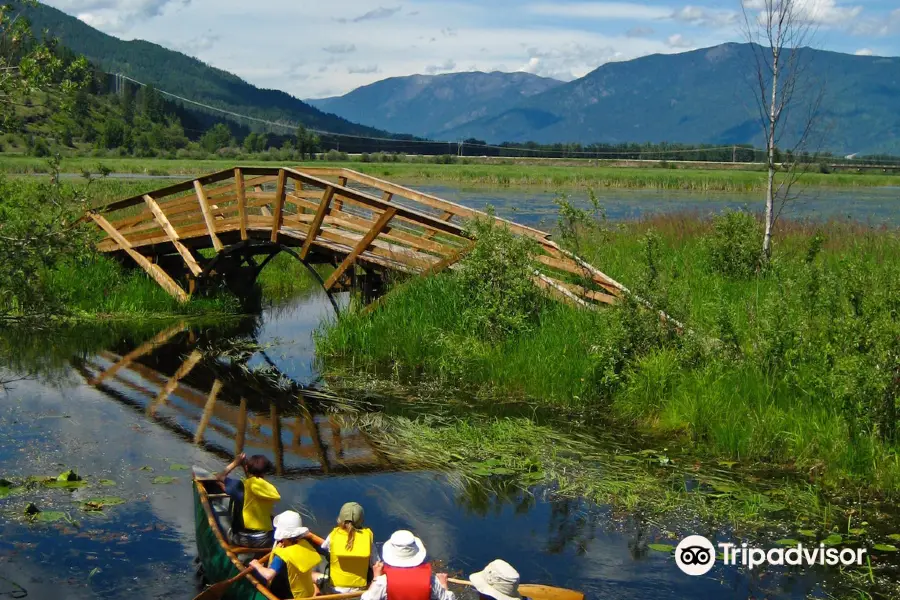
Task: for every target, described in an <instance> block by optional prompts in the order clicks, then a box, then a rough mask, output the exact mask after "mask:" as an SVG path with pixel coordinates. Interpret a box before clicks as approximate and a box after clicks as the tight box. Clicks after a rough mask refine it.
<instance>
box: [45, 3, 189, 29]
mask: <svg viewBox="0 0 900 600" xmlns="http://www.w3.org/2000/svg"><path fill="white" fill-rule="evenodd" d="M45 3H46V4H49V5H50V6H53V7H54V8H58V9H60V10H62V11H64V12H67V13H69V14H74V15H76V16H77V18H78V19H79V20H81V21H84V22H85V23H87V24H88V25H90V26H91V27H96V28H98V29H101V30H103V31H106V32H109V33H123V32H125V31H126V30H127V29H128V28H129V27H131V26H132V25H134V24H135V23H137V22H138V21H140V20H145V19H152V18H154V17H159V16H162V15H163V14H165V13H167V12H168V11H169V10H172V9H178V8H183V7H185V6H188V5H189V4H190V3H191V0H45Z"/></svg>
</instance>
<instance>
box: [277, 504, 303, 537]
mask: <svg viewBox="0 0 900 600" xmlns="http://www.w3.org/2000/svg"><path fill="white" fill-rule="evenodd" d="M272 524H273V525H275V541H276V542H277V541H280V540H289V539H291V538H295V537H300V536H301V535H306V534H307V533H309V527H304V526H303V521H302V520H301V519H300V515H299V514H298V513H296V512H294V511H292V510H286V511H284V512H283V513H281V514H280V515H275V518H274V519H272Z"/></svg>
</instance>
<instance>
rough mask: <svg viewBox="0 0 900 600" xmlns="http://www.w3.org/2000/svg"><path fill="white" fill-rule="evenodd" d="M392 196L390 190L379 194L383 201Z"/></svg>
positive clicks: (390, 198)
mask: <svg viewBox="0 0 900 600" xmlns="http://www.w3.org/2000/svg"><path fill="white" fill-rule="evenodd" d="M393 198H394V194H392V193H391V192H388V191H385V192H384V193H383V194H381V199H382V200H384V201H385V202H390V201H391V200H392V199H393Z"/></svg>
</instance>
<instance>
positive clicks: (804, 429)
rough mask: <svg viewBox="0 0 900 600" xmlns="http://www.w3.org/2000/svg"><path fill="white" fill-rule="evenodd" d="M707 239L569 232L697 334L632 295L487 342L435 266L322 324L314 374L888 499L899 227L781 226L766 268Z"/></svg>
mask: <svg viewBox="0 0 900 600" xmlns="http://www.w3.org/2000/svg"><path fill="white" fill-rule="evenodd" d="M713 232H714V229H713V224H712V223H711V222H709V221H706V220H700V219H697V218H696V217H694V216H685V215H675V216H672V215H669V216H664V217H655V218H652V219H648V220H644V221H640V222H635V223H630V224H626V225H621V226H618V227H614V228H611V229H608V230H606V231H604V233H603V235H602V237H596V238H592V237H587V239H583V240H582V241H581V248H580V251H581V252H582V253H583V255H584V256H585V258H587V259H588V260H589V261H590V262H592V263H593V264H595V265H598V266H599V267H600V268H601V269H603V270H604V271H605V272H607V273H609V274H611V275H614V276H615V277H616V278H617V279H618V280H620V281H623V282H625V283H627V284H629V285H631V286H632V287H633V288H635V289H637V290H638V291H639V292H641V293H642V294H643V295H644V296H646V297H649V298H651V299H652V300H653V302H654V303H655V304H656V305H657V306H658V307H660V308H662V309H665V310H666V311H667V312H668V313H669V314H670V315H672V316H674V317H676V318H678V319H680V320H682V321H684V322H686V323H688V324H689V325H690V327H691V329H692V330H693V331H695V332H696V334H695V335H683V336H678V335H673V334H672V332H671V331H669V330H667V329H666V328H665V327H662V326H661V325H660V324H659V323H658V321H656V320H655V318H654V317H653V316H652V315H651V314H649V312H648V311H642V310H640V309H638V308H636V307H635V306H632V305H631V303H625V304H623V305H621V306H619V307H616V308H612V309H607V310H601V311H596V312H588V311H580V310H575V309H573V308H570V307H568V306H565V305H561V304H550V305H547V306H546V307H544V308H542V309H541V310H540V312H539V315H538V321H537V323H536V325H534V326H533V327H530V328H528V329H527V330H525V331H522V332H520V333H515V334H510V335H507V336H504V337H501V338H499V339H493V340H492V339H487V338H485V337H483V336H479V335H476V334H475V333H474V332H473V331H472V330H471V328H469V327H467V326H466V322H465V320H464V319H463V318H462V316H461V315H463V314H465V311H466V306H467V303H468V302H470V299H469V297H467V295H466V294H465V293H464V288H463V287H462V286H461V284H460V282H459V278H458V277H457V276H455V275H452V274H445V275H443V276H438V277H432V278H428V279H418V280H414V281H411V282H409V283H407V284H403V285H401V286H399V287H397V288H396V289H394V290H393V291H392V292H391V294H390V295H389V297H388V299H387V301H386V302H384V303H383V304H382V305H381V307H380V308H378V309H377V310H375V311H372V312H370V313H368V314H361V313H351V314H348V315H346V317H345V318H343V319H341V320H340V321H338V322H337V323H336V324H334V325H331V326H328V327H325V328H324V329H323V330H322V331H320V332H319V334H318V336H317V344H318V347H319V350H320V353H321V355H322V356H324V357H326V359H325V360H326V368H327V357H335V358H336V359H338V360H339V361H340V362H341V364H347V362H348V361H351V362H352V363H353V364H354V365H355V367H356V368H357V369H361V370H368V371H369V372H372V373H385V372H389V373H390V374H391V376H394V377H397V378H399V379H401V380H406V381H415V380H416V379H418V378H422V377H425V378H430V379H433V380H437V381H440V382H443V383H444V384H445V385H449V386H454V387H458V388H460V389H461V390H464V391H466V392H467V393H470V394H473V395H476V396H482V397H490V398H506V399H523V398H525V399H529V400H530V401H532V402H535V403H537V404H541V405H545V406H551V407H557V408H562V409H565V410H568V411H573V412H574V413H576V414H578V413H580V414H584V415H606V416H609V417H610V418H611V419H612V420H613V422H615V423H616V424H618V426H624V427H626V428H631V429H633V430H635V431H639V432H642V433H643V434H646V435H650V436H653V437H657V438H660V439H670V440H672V441H673V443H678V444H681V445H683V446H685V447H686V448H690V449H692V451H694V452H697V453H699V454H700V455H707V456H713V457H720V458H724V459H731V460H738V461H748V462H756V461H767V462H771V463H772V464H776V465H779V466H781V467H784V468H787V469H789V470H792V471H793V472H795V473H797V474H798V475H799V476H801V477H802V478H804V479H807V480H809V481H811V482H813V483H815V484H816V485H820V486H824V487H826V488H828V489H830V490H832V491H834V492H838V493H839V492H842V491H844V489H845V487H846V489H855V490H860V489H861V490H869V491H872V492H875V493H876V494H884V495H887V496H888V497H894V496H895V495H896V494H897V493H898V492H900V464H898V457H897V452H896V446H895V444H896V442H895V440H896V439H897V438H896V435H897V433H896V429H895V423H896V414H897V413H896V404H897V397H898V389H897V383H896V382H897V380H896V379H895V378H896V377H897V375H896V374H898V373H900V347H898V346H900V344H898V340H900V319H898V316H897V315H898V314H900V261H898V260H897V259H896V257H897V256H900V236H898V232H897V231H896V230H890V229H873V228H866V227H862V226H859V225H849V224H845V223H829V224H824V225H822V224H820V225H813V224H809V223H788V224H785V225H784V226H783V227H782V229H781V234H780V236H779V237H778V238H777V240H776V246H775V247H776V251H775V257H776V258H775V261H774V262H773V263H772V264H771V265H770V266H769V267H768V268H766V269H764V270H761V271H757V272H755V273H750V274H748V273H746V272H743V271H740V270H739V273H738V274H739V275H741V276H735V273H733V272H727V271H726V272H725V273H723V272H721V269H720V268H719V267H717V262H716V261H715V260H713V259H712V258H711V254H710V251H709V243H710V242H709V240H710V239H711V238H713V237H714V233H713ZM648 233H652V235H648ZM648 248H652V251H650V252H649V254H648ZM648 255H652V263H653V266H652V271H653V272H654V274H653V276H650V275H649V274H648V270H650V269H649V267H648V260H650V259H648ZM711 339H712V340H716V343H714V344H710V343H708V341H709V340H711Z"/></svg>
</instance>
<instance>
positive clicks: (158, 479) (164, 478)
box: [150, 475, 178, 485]
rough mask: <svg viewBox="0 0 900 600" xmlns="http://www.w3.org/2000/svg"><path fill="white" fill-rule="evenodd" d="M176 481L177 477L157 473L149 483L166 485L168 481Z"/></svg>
mask: <svg viewBox="0 0 900 600" xmlns="http://www.w3.org/2000/svg"><path fill="white" fill-rule="evenodd" d="M176 481H178V478H177V477H171V476H169V475H159V476H157V477H154V478H153V480H152V481H151V482H150V483H152V484H155V485H167V484H170V483H175V482H176Z"/></svg>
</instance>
